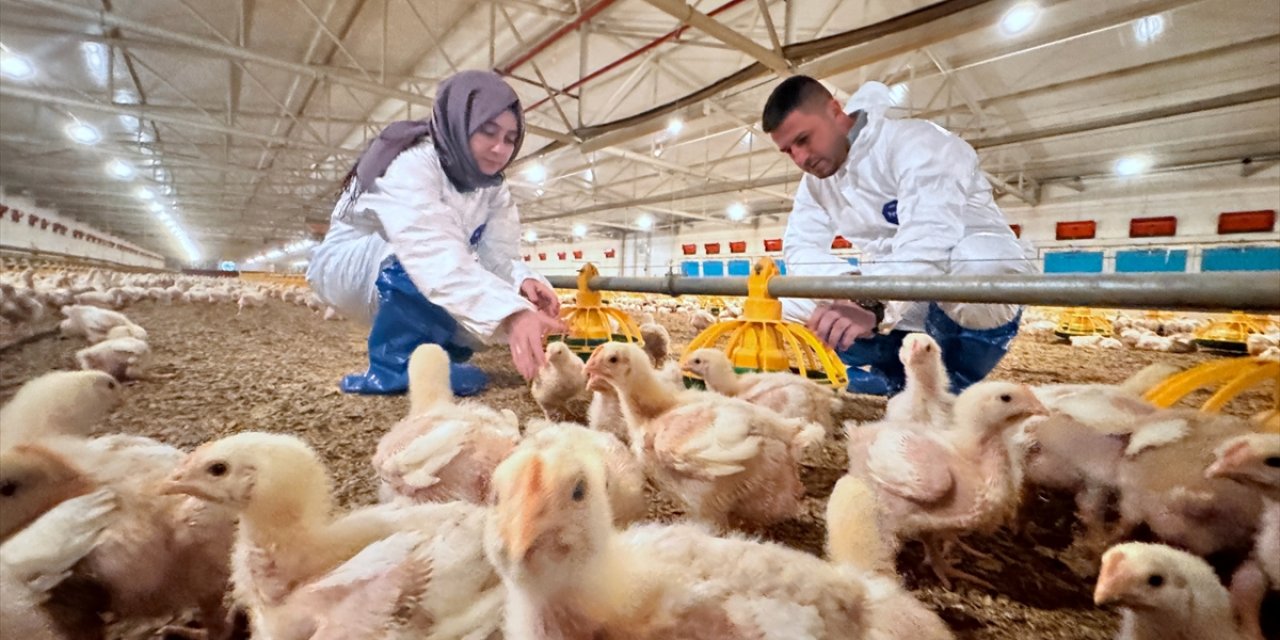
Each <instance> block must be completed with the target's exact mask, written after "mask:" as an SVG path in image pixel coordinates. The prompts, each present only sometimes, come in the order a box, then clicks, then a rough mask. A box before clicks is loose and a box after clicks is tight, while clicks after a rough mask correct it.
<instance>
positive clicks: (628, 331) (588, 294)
mask: <svg viewBox="0 0 1280 640" xmlns="http://www.w3.org/2000/svg"><path fill="white" fill-rule="evenodd" d="M599 274H600V272H599V271H598V270H597V269H596V266H595V265H594V264H591V263H589V262H588V263H587V264H586V265H585V266H583V267H582V270H581V271H579V272H578V291H577V293H576V294H575V295H576V296H577V299H576V304H575V305H574V306H572V307H564V308H562V309H561V310H560V318H561V319H562V320H564V323H565V324H566V325H567V326H568V327H569V333H568V334H562V335H552V336H548V337H547V339H548V340H551V341H554V340H559V341H562V342H564V343H565V344H567V345H569V349H570V350H572V351H573V352H574V353H576V354H578V357H579V358H582V359H583V360H584V361H585V360H586V359H587V358H589V357H591V352H592V351H594V350H595V348H596V347H598V346H600V345H602V344H604V343H606V342H635V343H642V342H643V341H642V340H641V339H640V327H639V326H637V325H636V323H635V321H634V320H632V319H631V316H628V315H627V314H626V312H624V311H622V310H620V309H615V308H613V307H609V306H605V304H604V302H603V300H602V298H601V296H600V292H599V291H593V290H592V289H591V288H590V287H589V286H587V283H589V282H591V279H592V278H594V277H596V276H597V275H599ZM615 326H616V327H617V330H618V331H620V332H621V333H614V327H615Z"/></svg>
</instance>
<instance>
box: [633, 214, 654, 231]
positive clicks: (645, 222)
mask: <svg viewBox="0 0 1280 640" xmlns="http://www.w3.org/2000/svg"><path fill="white" fill-rule="evenodd" d="M636 226H637V227H640V228H641V229H645V230H649V229H652V228H653V216H651V215H649V214H647V213H644V214H641V215H640V217H639V218H636Z"/></svg>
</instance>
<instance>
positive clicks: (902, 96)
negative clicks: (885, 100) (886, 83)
mask: <svg viewBox="0 0 1280 640" xmlns="http://www.w3.org/2000/svg"><path fill="white" fill-rule="evenodd" d="M910 95H911V90H910V89H908V88H907V83H905V82H899V83H898V84H895V85H893V86H892V87H889V98H890V99H891V100H893V103H894V104H895V105H898V106H902V105H904V104H906V102H907V97H908V96H910Z"/></svg>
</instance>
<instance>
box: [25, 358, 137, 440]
mask: <svg viewBox="0 0 1280 640" xmlns="http://www.w3.org/2000/svg"><path fill="white" fill-rule="evenodd" d="M123 399H124V396H123V391H122V387H121V385H120V383H119V382H117V381H116V379H115V378H114V377H112V376H111V374H109V373H105V372H102V371H54V372H53V373H46V374H45V375H42V376H40V377H38V378H34V379H32V380H29V381H27V382H26V383H25V384H23V385H22V387H20V388H19V389H18V392H17V393H16V394H14V396H13V398H11V399H10V400H9V402H8V404H5V405H4V408H3V409H0V442H2V443H3V444H0V447H9V446H12V445H14V444H16V443H19V442H23V441H26V440H30V439H32V438H39V437H44V436H50V435H80V436H83V435H87V434H88V433H89V432H90V431H91V430H92V429H93V427H94V426H96V425H97V424H99V423H101V422H102V421H103V419H105V418H106V417H107V415H109V414H110V413H111V412H112V411H114V410H115V409H116V407H118V406H120V404H121V402H123Z"/></svg>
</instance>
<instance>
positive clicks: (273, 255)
mask: <svg viewBox="0 0 1280 640" xmlns="http://www.w3.org/2000/svg"><path fill="white" fill-rule="evenodd" d="M262 257H263V258H266V259H267V260H278V259H280V258H283V257H284V251H281V250H280V249H272V250H270V251H268V252H267V253H266V254H265V255H263V256H262Z"/></svg>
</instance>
